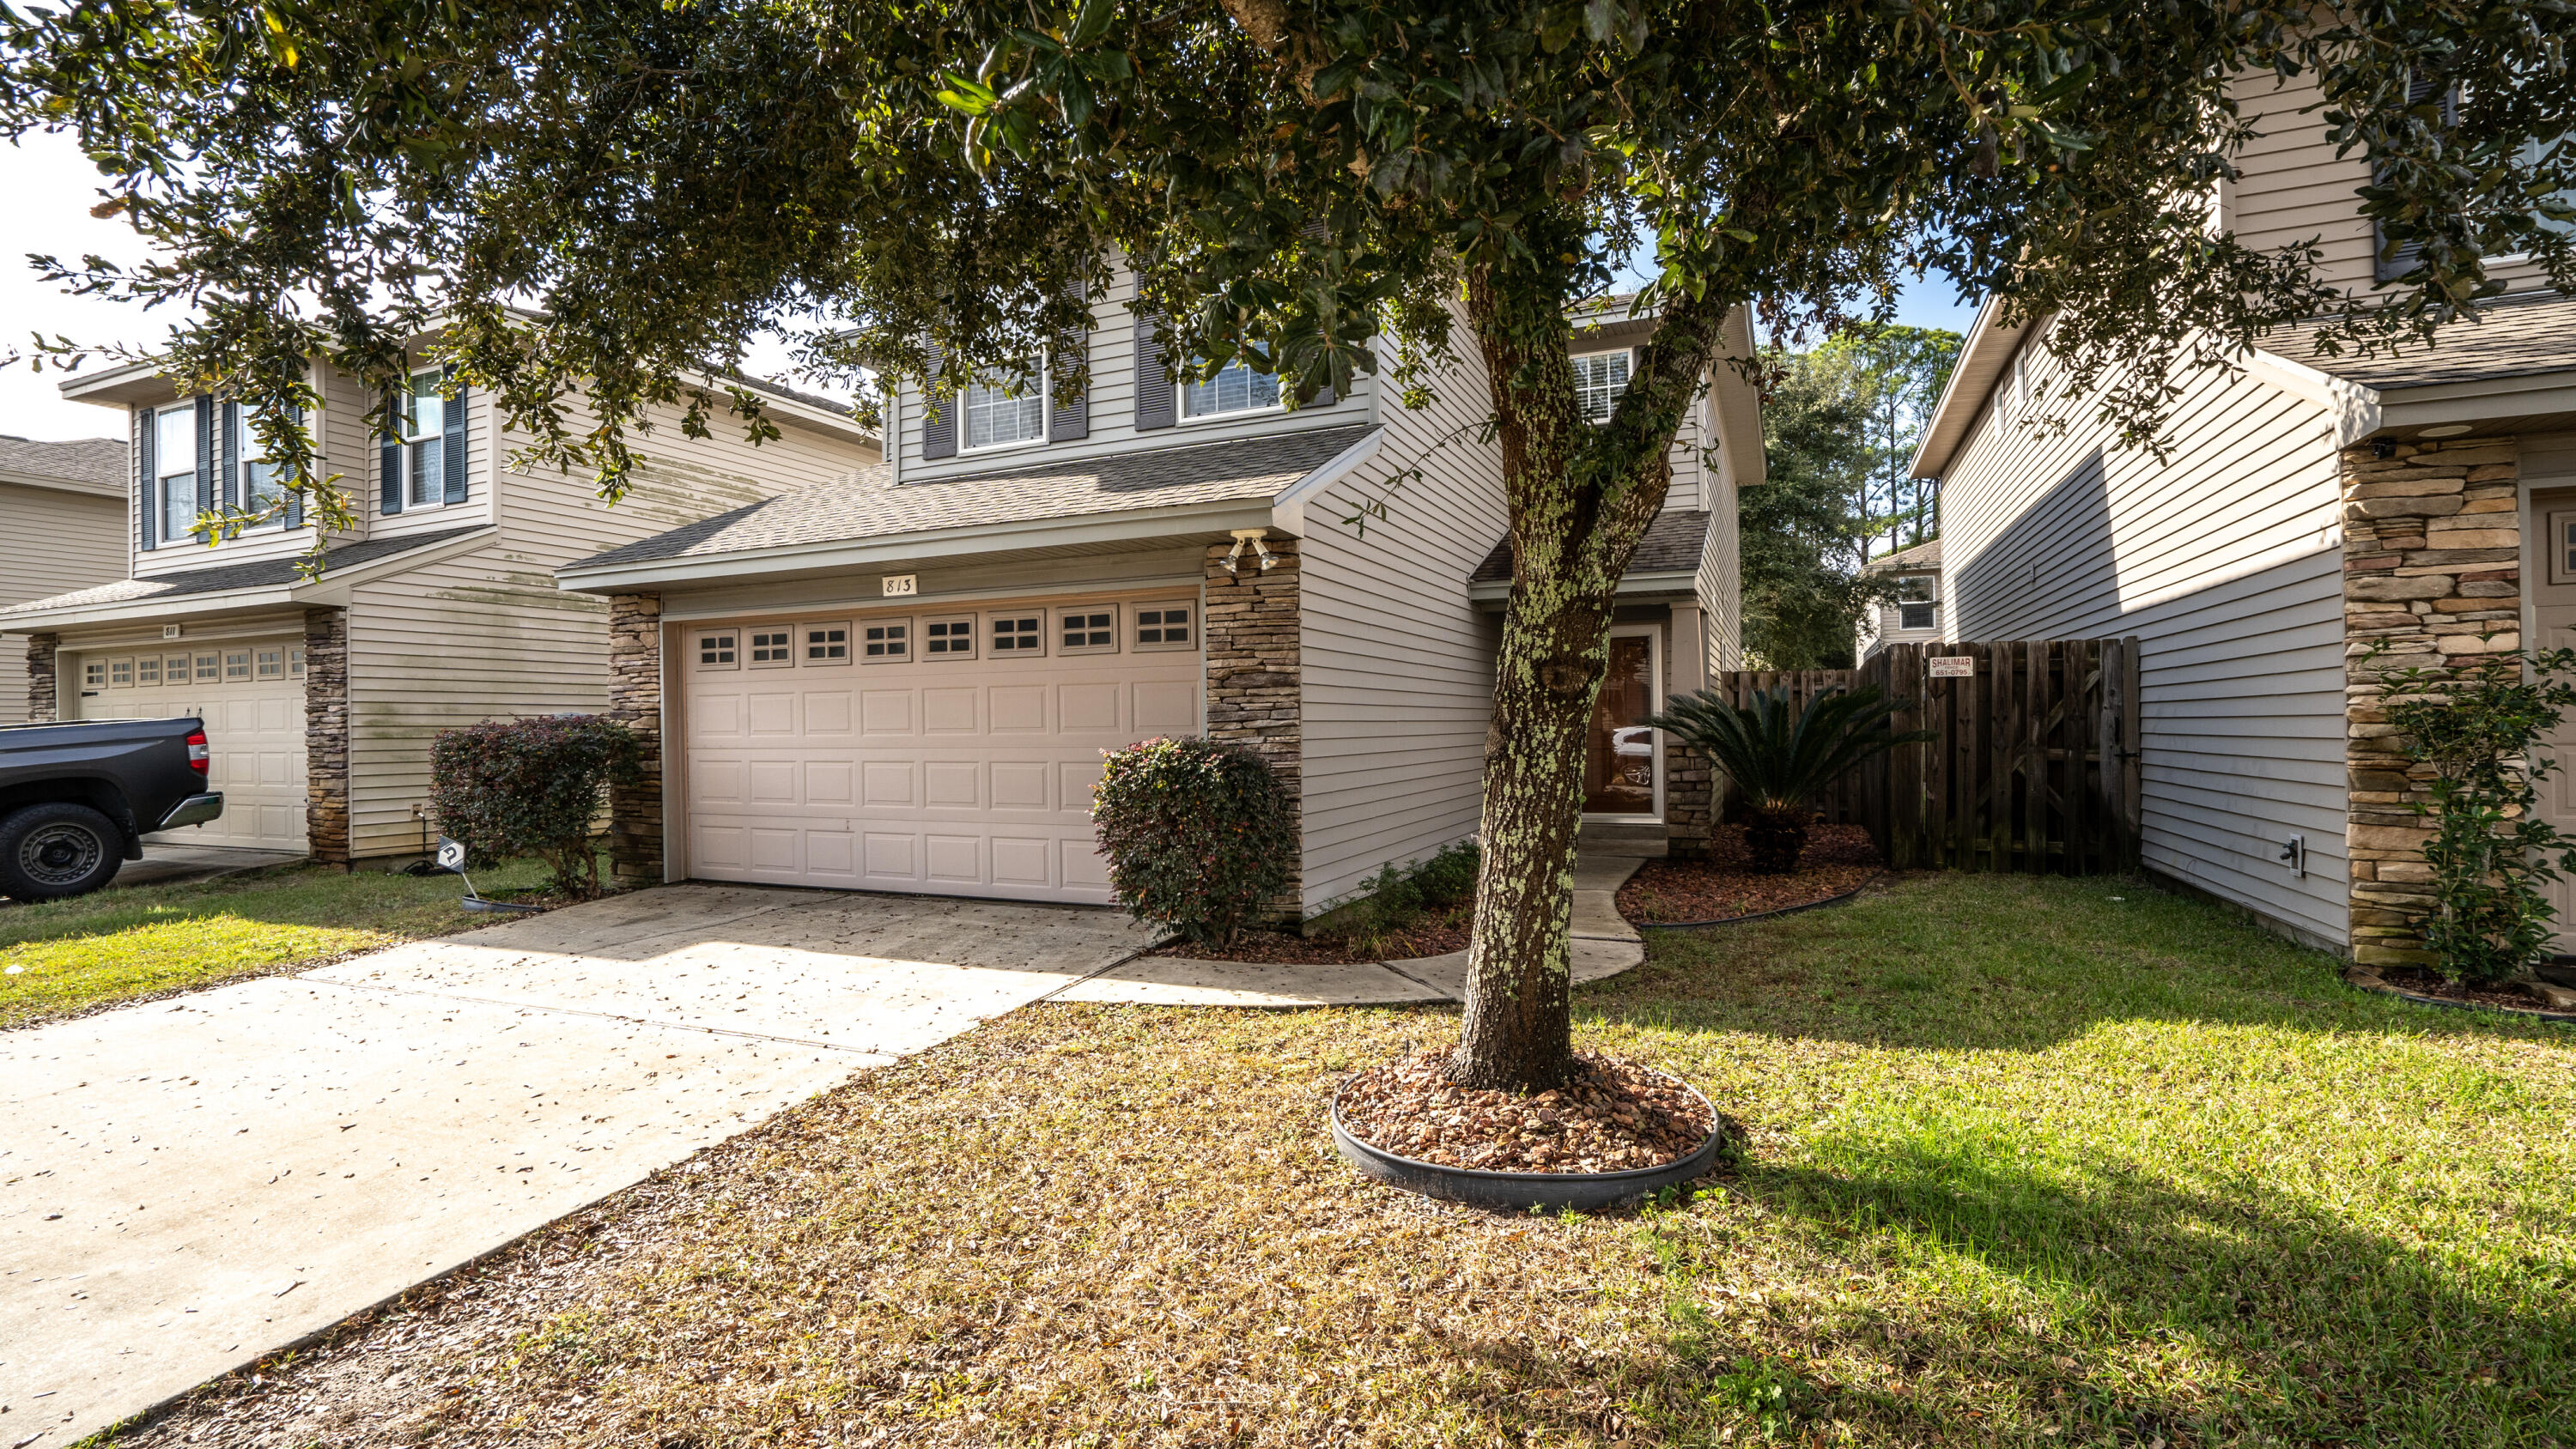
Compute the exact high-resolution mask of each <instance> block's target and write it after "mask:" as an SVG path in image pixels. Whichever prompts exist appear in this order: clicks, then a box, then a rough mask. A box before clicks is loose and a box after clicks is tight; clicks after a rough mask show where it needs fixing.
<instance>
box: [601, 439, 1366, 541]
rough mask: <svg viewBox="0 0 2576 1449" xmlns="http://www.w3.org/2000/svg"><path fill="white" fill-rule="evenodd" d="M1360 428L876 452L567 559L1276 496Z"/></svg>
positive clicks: (857, 536)
mask: <svg viewBox="0 0 2576 1449" xmlns="http://www.w3.org/2000/svg"><path fill="white" fill-rule="evenodd" d="M1368 431H1369V430H1368V428H1367V426H1365V425H1362V426H1357V427H1342V428H1316V429H1311V430H1308V431H1304V432H1295V433H1278V434H1273V435H1271V436H1268V437H1261V438H1249V439H1238V440H1233V441H1228V442H1222V443H1201V444H1197V445H1195V446H1191V447H1181V448H1156V449H1153V450H1151V451H1148V452H1136V453H1111V454H1107V455H1104V456H1097V457H1091V458H1084V459H1080V460H1078V461H1067V462H1062V463H1057V464H1054V465H1052V466H1050V465H1049V464H1048V462H1047V460H1046V458H1045V457H1044V455H1043V454H1039V455H1035V456H1030V457H1027V458H1025V459H1023V460H1021V461H1020V462H1018V463H1017V464H1016V465H1015V466H1013V467H1009V468H997V469H995V470H994V471H992V472H990V473H969V474H966V475H964V476H962V477H955V478H937V479H931V480H928V481H923V482H914V483H900V484H899V483H896V482H895V481H894V473H893V470H892V469H891V468H889V467H887V466H885V465H884V464H879V465H877V466H875V467H872V468H862V469H859V470H858V471H857V472H854V473H850V474H847V475H844V476H843V477H841V478H839V479H836V480H835V481H833V482H830V483H820V484H815V485H813V486H811V487H807V488H800V489H798V490H796V491H795V492H793V493H786V494H781V495H780V496H778V497H776V498H765V499H763V500H761V501H760V502H758V503H753V504H748V505H746V506H744V507H741V508H737V509H735V510H734V511H732V512H731V513H720V514H717V515H716V516H715V517H713V518H708V519H702V520H700V521H698V522H696V523H692V524H688V525H686V526H684V527H680V528H675V529H672V530H671V531H670V532H668V533H659V534H655V535H654V536H653V537H651V538H647V539H639V540H638V541H636V542H634V543H630V544H627V545H626V546H624V547H622V548H613V549H610V550H609V551H608V552H606V553H602V554H594V555H592V556H591V557H589V558H586V559H583V560H581V561H580V562H579V563H576V564H571V565H568V566H567V569H568V571H570V570H580V569H589V568H601V567H609V566H614V565H618V564H636V563H653V562H658V561H662V560H668V559H683V558H704V557H708V556H710V555H717V554H728V553H748V552H754V551H759V550H766V549H779V548H794V547H797V546H799V545H803V544H826V543H847V542H852V541H856V540H862V539H872V538H891V537H897V536H900V535H903V534H907V533H922V532H928V531H931V530H935V529H945V528H964V527H970V526H973V525H976V524H990V523H1019V522H1027V521H1029V520H1033V519H1047V518H1085V517H1094V516H1097V515H1100V514H1107V513H1120V512H1126V511H1128V510H1132V509H1145V508H1168V507H1171V506H1173V505H1176V504H1188V503H1225V502H1236V501H1241V500H1245V499H1256V498H1257V499H1268V498H1275V497H1277V496H1278V495H1279V494H1280V493H1281V492H1282V491H1284V490H1286V489H1287V488H1288V487H1289V485H1291V484H1293V483H1295V482H1296V481H1297V480H1298V479H1300V478H1303V477H1305V476H1306V475H1307V474H1309V473H1312V472H1313V471H1315V470H1316V469H1317V468H1319V467H1321V466H1323V465H1324V464H1325V463H1328V462H1330V461H1331V460H1332V459H1333V458H1334V457H1335V456H1336V455H1338V454H1340V453H1341V452H1342V451H1343V450H1345V449H1347V448H1349V447H1350V446H1351V445H1352V444H1354V443H1357V442H1358V441H1360V439H1362V438H1364V437H1366V436H1367V435H1368Z"/></svg>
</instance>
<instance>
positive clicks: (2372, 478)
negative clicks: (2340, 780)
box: [2342, 438, 2522, 966]
mask: <svg viewBox="0 0 2576 1449" xmlns="http://www.w3.org/2000/svg"><path fill="white" fill-rule="evenodd" d="M2517 456H2518V453H2517V449H2516V447H2515V445H2514V440H2513V439H2511V438H2504V439H2496V438H2471V439H2462V440H2460V441H2458V442H2453V443H2439V442H2425V443H2400V444H2398V445H2397V447H2396V449H2395V451H2394V452H2393V453H2392V454H2391V455H2390V456H2388V457H2386V458H2381V457H2377V456H2374V454H2373V451H2372V449H2371V447H2370V446H2369V445H2366V444H2365V445H2364V446H2362V447H2358V448H2351V449H2347V450H2346V451H2345V452H2344V454H2343V458H2342V472H2343V518H2344V524H2343V527H2344V547H2343V552H2344V565H2343V566H2344V586H2343V599H2344V605H2343V607H2344V646H2345V648H2344V652H2345V656H2346V666H2345V681H2344V684H2345V688H2344V720H2345V742H2344V762H2345V768H2346V777H2347V781H2348V784H2349V797H2350V798H2349V803H2348V806H2347V816H2346V818H2347V821H2348V823H2347V825H2346V826H2345V834H2344V843H2345V846H2346V848H2347V849H2348V850H2349V851H2350V853H2351V857H2352V956H2353V959H2354V960H2355V961H2357V962H2359V963H2361V964H2363V965H2366V966H2399V965H2418V964H2425V963H2429V962H2430V961H2431V960H2432V958H2431V956H2430V955H2428V954H2427V953H2426V952H2425V951H2424V950H2423V949H2422V941H2423V935H2422V930H2421V926H2420V924H2419V923H2420V921H2421V919H2422V917H2423V916H2424V915H2425V914H2426V913H2427V912H2428V911H2429V910H2430V909H2431V907H2432V905H2433V887H2432V868H2431V867H2429V866H2427V865H2426V864H2425V863H2424V858H2423V845H2424V841H2425V840H2426V839H2427V838H2428V837H2429V836H2430V835H2431V834H2432V832H2431V831H2429V830H2426V829H2425V828H2423V822H2422V819H2421V817H2419V816H2417V815H2416V814H2415V813H2414V812H2413V811H2411V810H2409V809H2407V808H2406V807H2407V804H2408V803H2409V802H2410V801H2415V800H2422V799H2426V798H2428V797H2427V795H2426V794H2425V791H2424V785H2423V772H2421V771H2415V772H2412V773H2410V770H2409V766H2408V763H2407V760H2406V757H2405V755H2404V754H2402V753H2401V752H2400V751H2399V750H2398V747H2397V741H2396V738H2395V737H2396V733H2397V732H2396V731H2395V730H2394V729H2392V728H2390V727H2389V724H2388V717H2387V714H2386V713H2385V712H2384V711H2383V710H2382V709H2381V708H2380V707H2379V703H2378V685H2379V677H2380V674H2381V673H2382V672H2383V671H2386V670H2392V669H2404V668H2406V667H2408V666H2410V665H2414V666H2422V667H2426V668H2433V667H2440V666H2446V665H2457V664H2460V663H2462V662H2465V661H2467V660H2470V659H2473V658H2475V657H2476V656H2477V655H2479V654H2481V653H2486V652H2490V651H2498V650H2505V649H2514V648H2519V647H2520V646H2521V644H2522V632H2521V630H2522V524H2521V518H2522V512H2521V497H2520V485H2519V482H2518V468H2517V463H2516V459H2517ZM2383 643H2384V644H2385V645H2386V647H2387V651H2388V652H2387V653H2385V654H2383V655H2382V656H2381V657H2380V658H2379V659H2378V660H2377V661H2376V662H2375V663H2364V662H2363V658H2362V656H2363V655H2365V654H2367V653H2368V652H2369V651H2370V649H2371V647H2372V646H2373V645H2376V644H2383Z"/></svg>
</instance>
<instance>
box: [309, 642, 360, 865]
mask: <svg viewBox="0 0 2576 1449" xmlns="http://www.w3.org/2000/svg"><path fill="white" fill-rule="evenodd" d="M304 841H305V846H304V848H305V849H306V850H307V851H308V852H310V853H311V855H312V857H313V858H314V859H315V860H318V861H323V862H326V863H328V864H331V865H337V866H343V867H345V866H347V865H348V863H349V857H350V841H349V611H348V610H346V609H307V610H305V611H304Z"/></svg>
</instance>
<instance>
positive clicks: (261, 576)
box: [0, 524, 483, 620]
mask: <svg viewBox="0 0 2576 1449" xmlns="http://www.w3.org/2000/svg"><path fill="white" fill-rule="evenodd" d="M482 527H483V525H481V524H475V525H473V526H471V527H466V528H446V529H441V530H439V531H438V532H436V533H414V534H406V535H404V536H403V537H401V538H378V539H368V540H367V541H365V542H363V543H344V544H341V545H339V546H338V547H336V548H333V549H331V550H330V551H329V552H327V553H325V554H324V555H323V556H322V568H323V575H322V576H323V578H325V579H328V578H329V577H330V571H331V570H333V569H347V568H355V567H357V566H358V565H360V564H366V563H374V562H376V561H377V560H379V559H388V558H392V557H394V556H395V555H397V554H405V553H409V552H411V551H412V550H414V549H422V548H428V547H430V546H431V545H433V544H440V543H445V542H447V541H448V540H449V539H451V538H456V537H459V536H461V535H464V534H468V533H473V532H476V531H478V530H479V529H481V528H482ZM301 557H302V556H301V555H290V556H288V557H285V558H271V559H260V560H258V561H256V562H253V563H237V564H217V565H215V566H213V567H211V568H202V569H181V570H179V571H178V572H176V573H167V574H154V575H153V576H152V577H150V578H148V579H119V580H117V581H116V582H115V583H112V584H101V585H100V586H98V587H97V588H94V589H81V590H79V591H77V592H75V593H69V594H56V595H54V596H53V597H52V598H50V599H30V600H28V601H27V602H26V603H23V604H16V605H13V606H11V607H9V608H6V609H0V620H6V619H7V618H8V617H9V616H10V615H12V614H24V613H31V612H34V611H35V610H38V609H45V610H52V609H85V608H90V607H94V606H96V605H100V604H132V603H143V602H155V601H159V600H163V599H184V598H188V597H190V596H192V595H196V594H220V593H226V592H229V591H231V590H234V589H273V588H282V587H285V586H286V585H289V584H293V583H297V582H299V579H298V577H297V575H296V572H295V565H296V564H297V563H298V562H299V561H300V560H301Z"/></svg>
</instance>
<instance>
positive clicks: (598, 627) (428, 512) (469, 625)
mask: <svg viewBox="0 0 2576 1449" xmlns="http://www.w3.org/2000/svg"><path fill="white" fill-rule="evenodd" d="M570 413H571V419H570V420H571V423H572V425H573V426H576V427H579V426H586V425H587V423H588V416H587V413H586V410H583V409H581V408H579V407H578V406H577V405H576V406H574V407H572V408H571V409H570ZM491 417H492V414H491V413H490V411H489V410H488V409H487V408H486V406H485V405H483V404H478V405H477V411H476V413H475V423H476V425H477V426H476V432H477V434H478V435H479V436H488V435H489V431H490V429H489V426H488V425H489V423H490V421H491ZM656 424H657V426H656V427H655V429H654V430H653V432H652V433H651V434H649V435H647V436H645V437H644V438H642V439H640V440H639V449H638V451H639V452H640V453H641V455H642V457H643V460H644V461H643V462H642V463H641V464H640V465H639V466H638V468H637V472H636V477H635V480H634V484H633V487H632V488H631V489H630V490H629V491H628V493H627V495H626V497H625V499H624V500H623V501H621V502H619V503H617V504H615V505H614V506H612V505H610V504H609V503H608V502H606V501H605V500H603V499H601V498H600V497H598V496H597V495H596V494H595V493H594V492H593V491H592V489H591V487H590V484H589V481H588V480H587V479H585V478H581V477H577V476H575V477H568V476H565V475H563V474H560V473H556V472H553V471H541V472H537V473H520V472H511V471H506V470H505V471H503V472H502V473H501V475H500V487H499V488H498V489H493V488H490V487H487V486H484V485H482V484H480V483H478V484H477V487H478V488H479V489H480V492H481V496H482V497H483V498H484V499H486V500H490V501H491V503H492V505H493V507H494V509H495V512H496V514H497V522H498V524H499V532H498V534H497V536H496V537H495V538H494V539H493V540H492V542H490V543H489V544H486V545H485V546H483V547H482V548H479V549H477V550H475V551H473V552H471V553H467V554H464V555H460V556H458V557H455V558H451V559H447V560H444V561H442V562H438V563H434V564H430V565H427V566H424V567H422V568H418V569H414V570H411V571H410V572H407V573H403V574H400V575H397V576H394V577H392V578H389V579H385V580H383V581H381V582H378V583H374V584H370V585H367V586H364V587H362V588H361V589H360V590H358V592H357V594H356V596H355V597H354V598H353V599H352V601H351V605H350V610H349V726H350V742H349V763H350V796H351V798H350V831H351V840H352V846H353V849H354V851H355V853H356V854H358V855H379V854H396V853H401V852H405V851H410V850H416V849H418V847H419V841H420V827H419V824H418V822H417V821H416V820H415V819H414V818H413V816H412V813H411V811H412V806H413V805H414V804H415V803H418V802H421V801H424V800H426V799H427V798H428V795H429V745H430V741H431V739H432V738H434V737H435V736H436V735H437V733H438V732H439V731H440V730H444V729H451V728H454V727H456V726H458V725H462V724H471V723H474V722H476V721H479V720H486V719H502V718H511V717H517V716H525V715H543V714H557V713H592V712H596V711H598V710H601V709H604V708H606V707H607V704H608V601H607V600H606V599H604V598H601V597H599V596H597V595H591V594H574V593H567V592H564V591H562V590H559V589H557V588H556V587H555V582H554V570H555V569H556V568H558V567H560V566H561V565H563V564H566V563H570V562H572V561H573V560H575V559H579V558H586V557H588V556H590V555H591V554H594V553H601V552H605V551H606V550H608V549H611V548H615V547H618V546H619V545H621V544H626V543H631V542H633V541H635V540H636V539H639V538H646V537H649V536H651V535H653V534H656V533H661V532H664V531H665V530H668V529H671V528H675V527H678V526H680V525H681V524H684V523H689V522H692V521H694V520H697V519H700V518H705V517H708V516H710V515H713V514H717V513H722V512H725V511H727V510H729V509H733V508H738V507H740V506H742V505H744V504H746V503H751V502H755V501H757V500H759V499H762V498H767V497H772V496H775V495H776V494H778V493H780V492H783V491H786V490H787V489H789V488H794V487H799V486H803V485H804V484H807V483H810V482H818V481H823V480H826V479H829V478H833V477H838V476H840V475H842V474H844V473H847V472H849V471H851V470H853V469H855V468H860V467H864V466H866V465H867V464H869V463H871V462H873V461H875V456H876V455H875V450H874V448H873V446H872V445H869V444H867V443H865V442H863V441H861V440H859V439H857V438H854V437H848V436H843V435H837V434H827V433H825V432H823V431H822V430H821V429H819V428H815V427H812V426H809V425H807V424H804V423H802V422H798V421H794V420H786V419H782V420H780V433H781V436H780V438H779V439H778V441H776V442H772V443H767V444H763V445H761V446H760V447H757V448H755V447H753V446H752V445H751V444H750V443H749V442H748V441H746V440H744V439H743V438H742V436H741V435H740V434H739V433H736V432H730V431H727V430H726V429H724V428H723V427H721V426H719V427H718V428H716V429H715V433H714V436H712V437H709V438H704V439H691V438H687V437H684V436H683V435H682V434H681V432H680V430H679V427H678V422H677V415H676V413H672V414H669V415H664V416H657V418H656ZM512 446H513V444H512V442H511V440H510V439H509V438H507V437H505V438H504V439H503V442H502V449H503V452H502V454H501V456H502V457H503V458H504V459H506V457H507V456H508V450H509V449H510V448H511V447H512ZM469 456H470V457H471V458H472V459H473V460H475V463H476V466H477V467H478V468H479V467H480V463H481V460H482V459H483V458H485V457H486V456H489V454H488V453H487V451H486V449H485V447H484V446H482V445H479V444H478V445H477V446H476V447H475V448H474V449H473V450H472V452H471V453H470V455H469ZM475 476H476V477H477V478H478V479H480V478H482V477H484V476H486V475H484V474H482V473H480V472H478V473H477V474H476V475H475ZM473 506H474V505H473V504H471V503H469V504H468V505H466V508H467V509H471V508H472V507H473ZM460 515H463V516H462V517H461V516H460ZM411 516H412V515H410V514H405V515H404V516H403V518H401V519H397V520H391V521H392V522H395V523H402V522H407V521H408V520H409V519H410V517H411ZM420 516H422V517H425V518H432V519H443V521H442V522H440V523H439V524H438V525H437V526H439V527H442V528H444V527H454V526H456V524H457V523H458V522H460V521H466V520H467V519H470V517H471V515H470V514H467V513H466V512H465V510H462V509H459V508H453V507H451V508H441V509H424V510H422V511H421V514H420Z"/></svg>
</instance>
